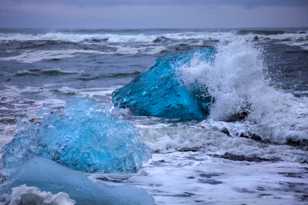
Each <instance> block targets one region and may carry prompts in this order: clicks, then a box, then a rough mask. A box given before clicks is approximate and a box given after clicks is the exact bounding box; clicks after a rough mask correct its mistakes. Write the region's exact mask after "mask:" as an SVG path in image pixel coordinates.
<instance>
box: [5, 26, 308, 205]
mask: <svg viewBox="0 0 308 205" xmlns="http://www.w3.org/2000/svg"><path fill="white" fill-rule="evenodd" d="M307 45H308V32H307V31H306V30H286V31H284V32H269V31H262V32H259V31H237V30H224V31H206V30H202V31H201V30H199V31H188V30H187V31H186V30H146V31H143V30H134V31H106V30H96V31H58V32H49V31H38V30H36V31H32V30H10V31H7V30H2V31H0V68H1V69H0V93H1V95H0V145H1V146H3V145H4V144H5V143H7V142H9V141H10V139H11V138H12V137H13V136H14V133H15V132H16V130H18V129H20V127H18V125H19V123H18V122H20V121H23V120H31V119H35V118H36V117H37V115H36V114H37V113H38V112H39V111H40V110H41V109H42V107H49V108H50V109H57V108H61V107H63V106H65V102H66V101H67V100H69V99H70V98H71V97H72V96H83V97H88V98H93V99H95V100H96V101H98V102H100V103H104V104H109V105H110V106H112V105H111V94H112V92H113V91H114V90H115V89H117V88H119V87H120V86H123V85H125V84H126V83H128V82H129V81H131V80H132V79H134V78H135V77H136V76H137V75H138V74H139V73H140V72H143V71H145V70H146V68H148V67H150V66H151V65H152V64H153V63H154V62H155V59H156V58H157V57H159V56H163V55H165V54H169V53H174V52H178V51H189V50H191V49H193V48H200V47H206V46H214V47H215V48H216V49H217V51H218V52H217V55H216V57H215V63H214V64H208V63H206V62H203V61H202V60H200V59H198V56H196V57H195V58H194V59H193V60H192V62H190V63H189V64H186V65H184V66H185V68H184V69H181V70H184V71H183V72H181V73H179V77H180V78H181V79H182V80H183V81H184V82H185V83H186V84H187V85H189V84H190V83H191V82H195V81H197V82H198V83H200V84H205V85H207V86H208V87H209V91H210V93H211V94H212V95H213V96H214V97H215V98H216V101H215V104H214V105H213V107H212V109H211V113H210V116H209V118H208V119H206V120H204V121H202V122H185V123H184V122H176V121H170V120H169V121H168V120H163V119H159V118H152V117H141V116H139V117H138V116H133V115H132V114H131V113H130V112H129V111H128V110H119V109H117V108H113V109H112V112H113V113H114V114H115V115H117V116H118V117H119V118H123V119H126V120H128V121H130V122H131V123H132V124H134V125H135V126H136V127H137V129H138V131H139V132H140V135H141V138H142V140H143V141H144V142H145V143H146V144H147V145H148V146H149V147H150V148H151V149H152V151H153V155H152V159H151V160H150V161H149V162H147V163H146V164H145V165H144V167H143V168H142V169H141V170H140V171H139V172H138V173H137V174H133V175H127V176H126V175H124V176H113V175H106V174H105V175H104V174H94V175H93V178H97V179H99V180H104V181H105V182H108V183H111V184H118V183H121V184H122V183H123V184H133V185H135V186H138V187H142V188H144V189H146V190H147V191H148V192H149V193H150V194H152V196H153V197H154V199H155V201H156V203H157V204H226V203H228V204H306V203H307V201H308V195H307V193H308V165H307V163H308V98H307V96H308V58H307V57H308V51H307ZM247 104H249V111H250V114H249V115H248V117H247V118H246V119H245V120H242V121H234V120H232V116H234V114H236V113H238V112H239V111H241V110H243V109H246V108H245V106H246V105H247Z"/></svg>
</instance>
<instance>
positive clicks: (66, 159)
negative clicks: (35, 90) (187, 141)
mask: <svg viewBox="0 0 308 205" xmlns="http://www.w3.org/2000/svg"><path fill="white" fill-rule="evenodd" d="M149 155H150V154H149V150H148V149H147V148H146V146H145V145H144V144H143V143H141V142H140V141H139V139H138V132H137V131H136V130H135V128H134V127H133V126H132V125H130V124H129V123H127V122H125V121H123V120H119V119H116V118H115V117H114V116H112V115H111V114H110V113H109V112H107V111H106V110H104V109H102V108H101V107H99V106H98V105H97V104H96V103H95V102H94V101H90V100H85V99H77V98H76V99H74V100H72V101H69V102H68V103H67V105H66V107H65V108H64V110H63V112H54V113H52V114H48V115H46V114H45V115H43V116H42V119H41V120H40V121H39V122H38V123H36V124H30V125H29V126H27V127H26V128H25V129H24V130H23V131H20V132H18V133H17V134H16V136H15V138H14V139H13V140H12V142H11V143H9V144H7V145H6V146H5V147H4V154H3V163H4V167H14V166H16V165H17V164H18V163H23V162H24V161H25V160H28V159H31V158H32V157H33V156H42V157H44V158H47V159H51V160H54V161H56V162H58V163H60V164H63V165H65V166H67V167H70V168H73V169H76V170H82V171H86V172H95V171H104V172H134V171H136V170H137V169H138V168H140V167H141V165H142V163H143V161H144V160H146V159H148V157H149Z"/></svg>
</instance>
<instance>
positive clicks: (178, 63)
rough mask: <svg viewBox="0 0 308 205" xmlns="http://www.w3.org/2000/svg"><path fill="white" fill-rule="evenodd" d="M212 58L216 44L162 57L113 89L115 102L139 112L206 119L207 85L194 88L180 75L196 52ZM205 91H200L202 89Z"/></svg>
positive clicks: (183, 118) (140, 113)
mask: <svg viewBox="0 0 308 205" xmlns="http://www.w3.org/2000/svg"><path fill="white" fill-rule="evenodd" d="M196 52H197V53H198V56H199V57H201V58H202V59H203V60H206V61H209V62H211V60H212V59H213V56H214V53H215V52H214V49H213V48H203V49H198V50H194V51H190V52H186V53H180V54H176V55H168V56H165V57H162V58H159V59H158V60H157V61H156V64H155V65H154V66H153V67H151V68H150V69H149V70H147V71H146V72H144V73H143V74H141V75H140V76H138V77H137V78H136V79H135V80H133V81H132V82H130V83H129V84H127V85H126V86H124V87H122V88H120V89H118V90H116V91H115V92H114V93H113V97H112V100H113V103H114V104H115V105H116V106H118V107H120V108H129V109H130V110H131V112H132V113H134V114H135V115H145V116H156V117H163V118H169V119H180V120H202V119H204V118H205V117H206V115H207V114H208V111H209V106H210V102H211V101H212V98H211V97H206V98H202V97H201V96H209V94H208V93H207V89H206V88H205V89H203V88H202V89H200V88H199V87H198V86H195V87H196V89H194V90H191V89H190V88H187V86H185V85H184V83H183V81H182V80H181V79H180V78H179V75H178V70H179V69H181V67H182V66H183V65H185V64H187V63H189V62H190V61H191V59H192V58H193V57H194V55H195V54H196ZM201 91H202V92H203V93H200V92H201Z"/></svg>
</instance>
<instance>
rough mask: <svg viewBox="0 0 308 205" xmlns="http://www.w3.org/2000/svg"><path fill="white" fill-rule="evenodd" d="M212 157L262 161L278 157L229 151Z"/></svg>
mask: <svg viewBox="0 0 308 205" xmlns="http://www.w3.org/2000/svg"><path fill="white" fill-rule="evenodd" d="M212 156H214V157H218V158H223V159H228V160H232V161H247V162H264V161H279V160H280V159H267V158H262V157H258V156H255V155H237V154H232V153H229V152H226V153H225V154H223V155H216V154H214V155H212Z"/></svg>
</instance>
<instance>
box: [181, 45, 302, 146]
mask: <svg viewBox="0 0 308 205" xmlns="http://www.w3.org/2000/svg"><path fill="white" fill-rule="evenodd" d="M184 66H185V67H184V69H181V70H183V72H182V77H183V80H184V82H185V83H186V84H190V83H191V82H195V81H197V82H198V83H200V84H205V85H206V86H207V87H208V89H209V92H210V94H211V95H212V96H214V97H215V103H214V104H213V105H212V107H211V113H210V116H209V119H212V120H214V121H224V120H226V119H228V118H229V117H230V116H232V115H234V114H236V113H238V112H241V111H242V110H243V109H245V108H247V109H249V112H250V114H249V116H248V118H247V120H246V121H245V122H244V123H245V124H246V125H247V126H248V130H249V131H252V132H254V133H257V134H259V135H261V136H262V137H264V138H266V139H268V140H270V141H274V142H278V143H284V142H286V140H287V139H290V138H291V139H296V140H299V139H308V136H307V133H308V99H307V98H305V97H301V98H297V97H294V96H293V95H292V94H288V93H285V92H283V91H281V90H277V89H275V88H273V87H271V86H269V83H268V80H267V79H266V78H265V74H264V73H265V72H264V71H265V70H266V65H265V64H264V63H263V59H262V51H261V50H259V49H258V48H256V47H255V46H254V45H253V44H252V43H251V42H248V41H244V40H242V41H241V40H238V41H235V42H232V43H229V44H221V45H220V46H218V52H217V54H216V57H215V62H214V63H213V64H211V63H207V62H205V61H202V60H200V59H199V58H198V55H196V56H195V58H194V59H193V60H192V61H191V62H190V64H187V65H184ZM244 123H243V124H244Z"/></svg>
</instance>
